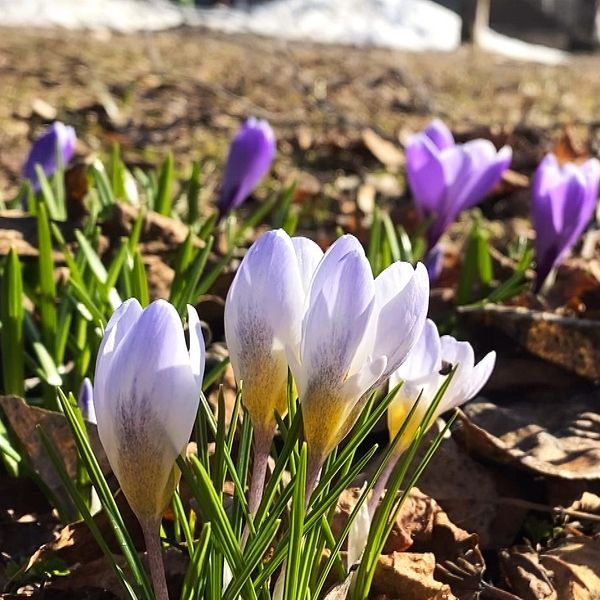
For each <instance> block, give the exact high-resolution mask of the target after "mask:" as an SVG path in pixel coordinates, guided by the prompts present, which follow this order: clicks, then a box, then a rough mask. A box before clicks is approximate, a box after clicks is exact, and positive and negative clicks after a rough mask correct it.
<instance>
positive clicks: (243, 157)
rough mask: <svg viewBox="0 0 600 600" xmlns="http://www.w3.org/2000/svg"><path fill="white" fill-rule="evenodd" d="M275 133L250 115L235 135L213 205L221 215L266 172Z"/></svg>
mask: <svg viewBox="0 0 600 600" xmlns="http://www.w3.org/2000/svg"><path fill="white" fill-rule="evenodd" d="M275 151H276V142H275V135H274V134H273V130H272V129H271V127H270V125H269V124H268V123H267V122H266V121H262V120H258V119H254V118H250V119H248V120H247V121H246V122H245V123H244V124H243V126H242V127H241V129H240V130H239V132H238V133H237V135H236V136H235V138H234V140H233V142H232V143H231V147H230V149H229V155H228V157H227V163H226V165H225V172H224V175H223V183H222V186H221V192H220V194H219V200H218V202H217V205H218V207H219V212H220V214H221V215H224V214H226V213H227V212H229V211H230V210H232V209H234V208H236V207H238V206H239V205H240V204H242V202H244V200H246V198H247V197H248V196H249V195H250V194H251V193H252V192H253V191H254V188H255V187H256V186H257V185H258V184H259V183H260V181H261V179H262V178H263V177H264V176H265V175H266V174H267V172H268V170H269V168H270V166H271V162H272V161H273V158H274V156H275Z"/></svg>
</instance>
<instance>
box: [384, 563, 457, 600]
mask: <svg viewBox="0 0 600 600" xmlns="http://www.w3.org/2000/svg"><path fill="white" fill-rule="evenodd" d="M434 570H435V556H434V555H433V554H432V553H430V552H426V553H424V554H417V553H413V552H393V553H392V554H382V555H381V556H380V557H379V562H378V564H377V568H376V569H375V576H374V577H373V585H372V591H373V592H374V593H376V594H385V595H386V596H389V597H390V598H402V600H456V596H454V595H453V594H452V591H451V590H450V586H449V585H447V584H444V583H440V582H439V581H436V579H435V578H434Z"/></svg>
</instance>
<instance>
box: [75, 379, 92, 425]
mask: <svg viewBox="0 0 600 600" xmlns="http://www.w3.org/2000/svg"><path fill="white" fill-rule="evenodd" d="M77 405H78V406H79V410H80V411H81V415H82V416H83V418H84V419H85V420H86V421H89V422H90V423H94V424H95V423H96V410H95V408H94V389H93V387H92V382H91V381H90V378H89V377H86V378H84V380H83V381H82V382H81V388H80V389H79V396H78V397H77Z"/></svg>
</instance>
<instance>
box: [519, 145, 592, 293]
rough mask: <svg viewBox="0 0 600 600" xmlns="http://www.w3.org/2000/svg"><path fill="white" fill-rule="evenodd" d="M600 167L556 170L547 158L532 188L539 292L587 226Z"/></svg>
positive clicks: (569, 166)
mask: <svg viewBox="0 0 600 600" xmlns="http://www.w3.org/2000/svg"><path fill="white" fill-rule="evenodd" d="M599 177H600V165H599V163H598V161H596V160H595V159H592V160H591V161H588V162H587V163H585V164H584V165H583V166H581V167H579V166H576V165H573V164H571V163H567V164H565V165H563V166H562V167H561V166H559V164H558V161H557V160H556V157H555V156H554V155H552V154H549V155H548V156H546V157H545V158H544V160H543V161H542V162H541V163H540V165H539V167H538V169H537V171H536V173H535V175H534V179H533V184H532V203H531V212H532V221H533V225H534V228H535V231H536V240H535V254H536V283H535V288H534V289H535V291H539V290H540V288H541V287H542V285H543V283H544V281H545V279H546V277H547V276H548V274H549V273H550V271H551V270H552V269H553V268H554V267H555V266H557V265H558V264H559V263H560V262H561V260H562V258H563V257H564V255H565V254H566V253H567V252H568V251H569V250H570V249H571V248H572V247H573V245H574V244H575V243H576V242H577V240H578V239H579V237H580V236H581V234H582V233H583V231H584V229H585V228H586V226H587V224H588V223H589V221H590V219H591V217H592V213H593V211H594V208H595V205H596V199H597V196H598V181H599Z"/></svg>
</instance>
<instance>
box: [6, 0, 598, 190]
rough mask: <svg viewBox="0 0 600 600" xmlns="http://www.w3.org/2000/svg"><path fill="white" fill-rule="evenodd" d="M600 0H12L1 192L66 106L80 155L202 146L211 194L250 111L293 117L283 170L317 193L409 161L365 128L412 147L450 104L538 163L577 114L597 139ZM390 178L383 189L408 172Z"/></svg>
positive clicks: (152, 161)
mask: <svg viewBox="0 0 600 600" xmlns="http://www.w3.org/2000/svg"><path fill="white" fill-rule="evenodd" d="M598 11H599V2H598V1H597V0H478V1H476V0H439V1H433V0H271V1H262V2H259V1H255V0H229V1H220V2H215V1H213V0H173V1H171V2H170V1H168V0H20V1H19V2H14V0H0V23H1V24H2V35H1V36H0V193H1V194H2V195H3V196H4V197H5V198H6V197H10V196H11V195H12V194H13V193H14V192H15V189H16V186H17V183H18V179H19V174H20V172H21V169H22V165H23V161H24V160H25V156H26V153H27V149H28V147H29V144H30V142H31V140H32V139H34V138H35V136H36V135H37V134H39V132H40V131H41V130H42V128H43V127H44V126H45V125H47V124H48V123H50V122H52V121H53V120H55V119H59V120H62V121H64V122H66V123H69V124H71V125H73V126H74V127H75V128H76V130H77V133H78V137H79V142H78V144H79V145H78V149H77V150H78V154H79V155H80V156H88V157H89V156H90V155H93V154H94V153H99V154H100V155H102V153H105V154H106V152H108V151H110V148H111V147H112V146H113V145H114V144H119V146H120V148H121V151H122V152H123V155H124V158H125V160H126V162H127V164H128V165H129V166H130V167H132V168H136V167H139V168H142V169H143V168H146V167H150V166H155V165H156V164H158V163H159V162H161V161H162V160H163V159H164V156H165V152H166V148H167V147H172V148H173V150H174V153H175V163H176V166H177V167H178V168H180V169H183V170H185V169H186V168H188V167H189V165H190V164H191V162H192V161H193V160H196V159H198V158H199V157H202V164H203V176H204V188H203V189H204V190H206V194H207V197H210V196H211V194H213V193H214V189H215V186H216V185H217V184H218V177H217V175H216V173H217V172H218V168H217V166H218V165H220V164H222V162H223V160H224V157H225V153H226V150H227V145H228V143H229V140H230V138H231V135H232V134H233V132H234V131H235V130H236V128H237V127H238V126H239V124H240V122H241V120H242V119H243V118H245V117H246V116H248V115H255V116H257V117H261V118H266V119H268V120H269V122H270V123H271V124H272V125H273V127H274V129H275V131H276V134H277V137H278V140H279V147H278V149H279V153H278V160H277V161H276V165H275V169H274V175H275V177H276V178H277V179H282V180H287V179H294V180H298V181H299V182H300V183H299V189H300V190H301V191H302V190H304V191H305V193H306V194H307V195H308V196H309V197H318V196H319V195H320V194H321V193H322V191H323V187H324V186H327V185H330V184H331V182H332V181H334V180H336V178H337V177H338V176H339V175H358V176H359V177H360V179H361V180H364V178H365V177H366V175H368V174H370V175H373V174H374V173H375V174H376V173H377V171H378V169H380V168H381V167H382V166H383V167H385V168H386V169H387V170H388V171H389V169H390V168H392V169H394V168H396V169H398V168H399V166H400V163H401V162H402V156H401V155H400V156H396V157H395V158H394V157H393V155H394V153H393V152H391V155H387V156H386V154H385V153H386V150H385V144H383V146H382V144H379V143H374V142H373V139H374V138H373V137H372V136H370V135H369V134H368V133H365V132H366V131H367V130H370V131H373V132H375V133H376V134H377V136H378V138H377V139H378V140H379V138H382V141H384V142H389V143H390V144H392V145H399V146H400V147H401V145H402V141H403V140H404V139H405V138H406V136H407V135H408V134H409V133H410V132H413V131H416V130H418V129H420V128H421V127H422V126H423V125H424V124H426V123H427V122H428V120H430V119H431V118H432V117H434V116H435V117H440V118H442V119H445V120H446V121H447V122H448V123H449V124H450V126H451V127H452V128H453V130H454V131H455V132H457V134H458V136H459V138H460V137H461V135H462V136H463V138H464V139H466V138H467V137H469V136H471V135H473V134H475V135H486V136H487V137H492V138H493V139H494V141H495V142H497V143H504V142H506V140H507V139H508V137H509V136H512V138H513V139H512V141H513V142H514V143H513V147H515V148H516V150H515V165H516V167H517V168H520V169H524V171H525V172H528V170H530V169H532V168H533V166H534V165H535V164H537V161H538V160H539V159H540V157H541V156H542V155H543V152H544V151H545V150H547V149H549V147H551V143H552V140H555V139H556V138H557V136H558V137H560V136H561V135H562V133H563V130H564V128H565V126H569V127H570V128H571V132H573V131H575V130H576V129H577V128H578V127H583V128H584V129H585V135H586V136H589V137H590V138H591V139H590V145H591V147H592V149H593V148H594V144H595V143H596V142H595V131H596V130H595V127H593V126H592V125H593V123H595V121H596V115H597V108H598V100H597V98H598V94H597V90H598V75H597V72H598V70H597V68H595V67H596V64H597V63H596V56H595V54H594V53H595V50H596V48H597V46H598V30H597V23H598V21H600V19H598V18H597V17H598ZM482 129H483V130H484V131H482ZM380 141H381V140H380ZM540 142H541V143H540ZM376 146H377V147H376ZM388 150H389V148H388ZM388 154H390V152H388ZM382 161H383V162H382ZM396 163H397V164H396ZM388 183H389V185H388V188H387V189H386V188H385V186H384V188H383V192H382V193H388V192H389V193H391V194H395V193H397V192H398V188H399V187H400V188H402V186H403V185H404V184H403V181H402V178H401V177H398V178H397V179H396V180H394V181H391V180H388Z"/></svg>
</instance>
